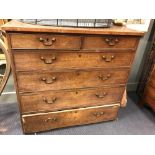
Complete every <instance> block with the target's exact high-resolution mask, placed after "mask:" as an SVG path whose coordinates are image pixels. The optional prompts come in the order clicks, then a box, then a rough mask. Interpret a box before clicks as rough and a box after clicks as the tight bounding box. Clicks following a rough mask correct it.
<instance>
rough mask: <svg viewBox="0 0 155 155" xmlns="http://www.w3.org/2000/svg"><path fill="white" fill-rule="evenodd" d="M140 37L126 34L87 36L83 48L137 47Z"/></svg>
mask: <svg viewBox="0 0 155 155" xmlns="http://www.w3.org/2000/svg"><path fill="white" fill-rule="evenodd" d="M138 40H139V38H138V37H131V36H130V37H124V36H111V35H110V36H108V35H103V36H101V37H94V36H91V37H85V38H84V41H83V44H82V45H83V46H82V49H86V50H88V49H93V50H103V49H133V50H134V49H135V48H136V47H137V41H138Z"/></svg>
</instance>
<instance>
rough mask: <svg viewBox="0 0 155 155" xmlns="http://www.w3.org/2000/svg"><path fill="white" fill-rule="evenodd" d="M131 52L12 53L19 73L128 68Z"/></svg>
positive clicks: (132, 54)
mask: <svg viewBox="0 0 155 155" xmlns="http://www.w3.org/2000/svg"><path fill="white" fill-rule="evenodd" d="M133 56H134V53H133V52H120V53H114V52H113V53H112V52H107V53H106V52H101V53H80V52H76V53H65V52H64V53H53V52H50V51H38V52H37V51H35V52H30V51H25V52H22V51H20V52H17V51H16V52H14V60H15V66H16V69H17V70H19V71H22V70H23V71H30V70H48V69H50V70H51V69H64V68H65V69H82V68H118V67H130V65H131V61H132V59H133Z"/></svg>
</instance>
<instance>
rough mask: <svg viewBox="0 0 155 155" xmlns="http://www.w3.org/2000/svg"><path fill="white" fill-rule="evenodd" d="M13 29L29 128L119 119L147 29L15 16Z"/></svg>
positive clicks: (10, 37) (10, 38)
mask: <svg viewBox="0 0 155 155" xmlns="http://www.w3.org/2000/svg"><path fill="white" fill-rule="evenodd" d="M3 29H4V30H5V31H6V33H7V38H8V41H9V48H10V49H9V52H10V56H11V60H12V70H13V74H14V80H15V84H16V91H17V96H18V102H19V107H20V113H21V122H22V126H23V131H24V133H33V132H39V131H45V130H50V129H55V128H60V127H67V126H73V125H82V124H90V123H97V122H103V121H109V120H114V119H116V118H117V114H118V110H119V107H120V106H122V107H123V106H125V102H123V101H122V100H123V96H124V95H125V88H126V83H127V79H128V76H129V71H130V67H131V64H132V62H133V59H134V55H135V51H136V49H137V45H138V42H139V39H140V37H141V36H142V35H143V34H144V32H140V31H135V30H129V29H127V28H125V27H123V28H122V27H121V28H119V27H113V28H108V29H101V28H99V29H94V28H89V29H88V28H62V27H61V28H60V27H59V28H57V27H47V26H37V25H29V24H23V23H20V22H17V21H11V22H10V23H8V24H6V25H5V26H4V27H3Z"/></svg>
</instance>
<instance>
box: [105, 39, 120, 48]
mask: <svg viewBox="0 0 155 155" xmlns="http://www.w3.org/2000/svg"><path fill="white" fill-rule="evenodd" d="M105 42H106V43H107V44H108V45H109V46H115V44H116V43H118V42H119V40H118V38H111V37H109V38H105Z"/></svg>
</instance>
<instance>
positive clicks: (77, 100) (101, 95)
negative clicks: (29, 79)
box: [20, 86, 125, 113]
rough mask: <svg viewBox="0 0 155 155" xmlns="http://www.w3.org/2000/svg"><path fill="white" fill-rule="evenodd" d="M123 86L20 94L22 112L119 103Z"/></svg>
mask: <svg viewBox="0 0 155 155" xmlns="http://www.w3.org/2000/svg"><path fill="white" fill-rule="evenodd" d="M124 89H125V87H123V86H119V87H111V88H110V87H109V88H104V87H99V88H89V89H74V90H66V91H62V90H61V91H60V90H59V91H46V92H38V93H34V94H28V95H25V94H21V95H20V99H21V108H22V113H32V112H33V113H34V112H39V111H58V110H66V109H75V108H84V107H94V106H101V105H111V104H113V103H120V102H121V97H122V94H123V93H124Z"/></svg>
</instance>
